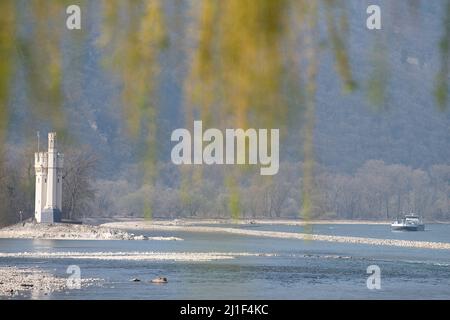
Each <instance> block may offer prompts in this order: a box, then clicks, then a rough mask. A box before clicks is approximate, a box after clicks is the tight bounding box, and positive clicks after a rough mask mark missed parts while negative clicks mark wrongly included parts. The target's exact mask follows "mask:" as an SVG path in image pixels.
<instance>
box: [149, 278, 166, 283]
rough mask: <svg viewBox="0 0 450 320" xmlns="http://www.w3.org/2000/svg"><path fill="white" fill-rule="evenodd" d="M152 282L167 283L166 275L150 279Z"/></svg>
mask: <svg viewBox="0 0 450 320" xmlns="http://www.w3.org/2000/svg"><path fill="white" fill-rule="evenodd" d="M151 282H152V283H167V278H166V277H158V278H155V279H153V280H152V281H151Z"/></svg>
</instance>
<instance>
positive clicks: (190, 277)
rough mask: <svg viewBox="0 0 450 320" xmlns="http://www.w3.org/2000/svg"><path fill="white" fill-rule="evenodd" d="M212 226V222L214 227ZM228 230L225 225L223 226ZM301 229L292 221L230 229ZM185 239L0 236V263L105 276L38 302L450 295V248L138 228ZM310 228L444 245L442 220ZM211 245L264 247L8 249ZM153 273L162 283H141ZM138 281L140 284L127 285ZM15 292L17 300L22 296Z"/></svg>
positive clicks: (448, 232) (449, 235)
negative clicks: (401, 227)
mask: <svg viewBox="0 0 450 320" xmlns="http://www.w3.org/2000/svg"><path fill="white" fill-rule="evenodd" d="M216 226H217V225H216ZM227 227H232V225H227ZM233 227H238V228H251V229H254V230H271V231H284V232H301V231H302V228H301V227H298V226H283V225H246V226H233ZM133 232H134V233H135V234H147V235H151V236H155V235H156V236H159V235H161V236H176V237H180V238H183V239H184V241H86V240H83V241H81V240H13V239H0V253H13V255H12V256H9V257H0V266H7V265H12V266H17V267H39V268H41V269H43V270H46V271H49V272H51V273H53V274H56V275H58V276H62V277H67V276H68V275H67V274H66V270H67V267H68V266H69V265H78V266H79V267H80V269H81V276H82V278H101V279H104V281H102V282H101V283H100V284H99V285H96V286H91V287H87V288H83V289H80V290H76V289H73V290H66V291H62V292H54V293H52V294H51V295H46V296H25V297H26V298H27V297H32V298H40V299H424V298H430V299H450V251H449V250H436V249H434V250H433V249H416V248H401V247H389V246H372V245H360V244H345V243H330V242H319V241H303V240H293V239H275V238H260V237H251V236H242V235H235V234H223V233H190V232H151V233H149V232H145V231H142V232H139V231H133ZM313 232H314V233H316V234H329V235H343V236H344V235H345V236H357V237H368V238H381V239H405V240H417V241H436V242H447V243H450V225H445V224H430V225H427V230H426V231H425V232H392V231H390V229H389V226H386V225H343V224H333V225H332V224H328V225H314V226H313ZM23 252H49V253H50V252H53V253H62V254H63V253H67V252H77V253H94V255H95V253H114V252H121V253H127V252H130V253H131V252H133V253H136V252H138V253H146V252H162V253H170V252H185V253H195V252H202V253H208V252H218V253H230V252H231V253H257V254H273V255H270V256H267V255H261V256H259V255H252V256H236V257H235V258H234V259H226V260H213V261H203V262H200V261H170V260H165V261H148V260H130V259H126V260H115V261H110V260H101V259H95V258H94V259H83V258H67V257H64V256H63V255H62V256H58V257H54V258H40V257H20V256H18V255H17V256H16V255H14V253H23ZM369 265H377V266H379V267H380V269H381V289H380V290H369V289H368V288H367V286H366V280H367V277H368V276H369V275H368V274H367V273H366V270H367V267H368V266H369ZM159 275H162V276H165V277H167V278H168V280H169V282H168V283H167V284H163V285H156V284H151V283H149V280H151V279H153V278H155V277H157V276H159ZM132 278H139V279H141V280H142V281H141V282H131V281H130V279H132ZM22 298H23V297H22Z"/></svg>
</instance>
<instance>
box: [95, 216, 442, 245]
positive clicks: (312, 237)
mask: <svg viewBox="0 0 450 320" xmlns="http://www.w3.org/2000/svg"><path fill="white" fill-rule="evenodd" d="M102 226H105V227H111V228H112V227H113V228H117V229H128V230H133V229H136V230H154V231H157V230H158V231H180V232H207V233H218V232H221V233H231V234H239V235H245V236H256V237H269V238H279V239H299V240H307V241H325V242H336V243H353V244H369V245H379V246H395V247H405V248H425V249H442V250H450V243H444V242H430V241H411V240H397V239H377V238H364V237H350V236H332V235H322V234H309V233H295V232H279V231H262V230H246V229H238V228H233V227H216V226H213V227H211V226H195V225H189V224H175V223H172V224H170V223H159V222H152V221H128V222H112V223H106V224H103V225H102Z"/></svg>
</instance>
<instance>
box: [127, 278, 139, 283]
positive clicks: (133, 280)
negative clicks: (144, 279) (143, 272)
mask: <svg viewBox="0 0 450 320" xmlns="http://www.w3.org/2000/svg"><path fill="white" fill-rule="evenodd" d="M130 281H131V282H140V281H141V280H140V279H138V278H133V279H131V280H130Z"/></svg>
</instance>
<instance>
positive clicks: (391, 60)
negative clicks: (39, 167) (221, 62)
mask: <svg viewBox="0 0 450 320" xmlns="http://www.w3.org/2000/svg"><path fill="white" fill-rule="evenodd" d="M200 2H201V1H197V2H196V1H186V2H184V1H181V2H178V1H167V2H163V4H162V6H163V7H164V12H165V13H166V24H167V34H168V39H169V40H168V42H167V43H166V44H164V50H162V51H161V52H160V53H159V54H158V58H157V61H158V62H157V65H158V67H159V70H158V79H159V80H158V82H157V83H156V84H155V86H154V89H153V91H152V94H151V95H150V97H149V99H148V100H146V102H145V103H146V104H148V105H150V104H153V102H154V101H157V104H155V105H156V106H155V109H154V110H156V111H155V112H154V113H152V119H153V120H152V122H151V123H152V124H154V130H153V129H149V128H147V129H145V130H141V131H139V132H138V134H133V130H132V129H131V130H130V125H129V123H128V124H127V120H128V118H130V114H129V112H131V113H132V114H136V113H133V112H134V111H133V110H134V109H133V106H131V104H132V103H131V100H127V99H123V96H122V93H123V90H124V88H125V87H127V86H128V87H130V88H133V87H134V86H138V85H139V83H142V81H143V79H142V78H141V77H138V76H137V75H136V78H135V77H134V76H133V73H130V74H128V76H127V77H126V78H125V79H124V78H123V77H120V76H119V75H118V74H117V72H115V71H114V68H109V67H107V66H105V56H106V57H108V55H110V54H111V53H110V52H109V51H108V49H107V48H105V47H102V46H101V45H99V41H100V40H99V39H100V38H101V37H102V34H103V31H102V19H103V18H104V17H103V15H102V12H103V11H102V10H101V3H100V2H96V1H86V2H83V6H82V14H83V16H82V21H83V22H82V30H81V31H70V30H67V29H65V28H64V25H65V23H63V22H64V21H65V20H64V18H65V14H64V11H62V12H60V11H58V12H59V14H60V17H61V26H59V27H55V26H54V27H52V28H60V31H59V32H60V33H61V35H60V43H59V49H60V54H61V61H62V70H63V71H62V77H61V100H60V108H61V109H62V110H63V113H62V114H63V116H62V120H61V122H59V123H62V124H61V125H59V126H55V120H54V118H53V116H52V112H53V110H54V109H52V108H49V109H39V110H41V111H39V112H38V113H40V114H39V116H36V115H35V114H33V110H35V111H36V110H37V109H36V108H37V106H36V100H35V97H34V96H33V94H32V90H30V89H29V88H28V87H27V81H28V80H29V77H30V70H31V69H30V68H33V67H31V66H30V65H28V64H27V63H26V51H24V49H23V46H19V45H18V46H17V47H16V48H15V50H14V51H13V52H14V53H13V54H14V56H16V58H17V60H16V62H15V63H16V68H15V72H14V73H13V75H12V76H11V77H10V79H9V80H8V81H9V96H8V100H7V101H8V102H7V103H8V106H9V114H8V120H7V126H6V130H5V132H6V133H5V138H4V149H3V150H2V152H3V153H4V158H3V160H2V161H3V164H2V167H1V174H0V207H1V208H0V211H1V214H0V216H1V217H2V219H1V223H4V224H6V223H12V222H16V221H18V220H19V219H21V218H24V217H25V218H26V217H31V216H32V215H33V213H34V171H33V170H34V169H33V159H34V158H33V152H35V151H36V149H37V142H36V131H40V133H41V137H46V133H47V132H48V131H52V130H54V129H55V130H57V131H58V135H59V137H60V138H59V140H60V141H59V149H60V151H61V152H63V153H65V159H66V163H65V174H64V184H63V188H64V190H63V202H64V204H63V211H64V214H65V216H66V217H68V218H73V219H83V218H87V217H117V216H121V217H123V216H128V217H147V216H148V215H147V213H148V212H150V216H151V217H152V218H179V217H223V218H228V217H231V216H233V217H239V218H254V217H270V218H276V217H289V218H294V217H302V212H303V210H304V203H303V202H304V195H305V193H304V192H302V188H303V184H304V181H305V180H304V170H303V168H304V166H303V165H304V162H305V151H304V150H305V149H303V146H302V143H304V141H305V136H306V135H307V133H305V127H307V125H306V124H307V123H308V121H314V126H313V134H312V141H313V150H314V151H313V153H312V154H311V155H310V156H311V157H313V159H314V164H315V165H314V170H313V177H314V182H313V191H312V192H311V194H310V199H309V198H308V202H311V208H310V214H309V215H308V217H310V218H329V219H335V218H336V219H373V220H390V219H394V218H396V217H397V216H399V215H402V214H405V213H410V212H415V213H417V214H419V215H421V216H423V217H424V218H425V220H427V219H428V220H449V219H450V161H449V159H450V112H449V108H448V102H447V101H445V102H444V104H443V105H442V104H439V103H437V102H436V92H435V91H436V76H437V75H438V74H439V72H440V71H441V70H443V66H442V61H443V58H442V56H443V50H442V43H443V38H445V37H447V40H448V37H449V36H450V33H448V34H447V33H446V30H447V29H448V28H449V26H448V24H449V22H448V20H446V18H447V15H448V12H449V10H450V9H449V8H450V5H448V2H447V1H433V2H429V1H395V3H393V2H389V1H375V2H373V1H371V2H370V4H379V5H380V6H381V8H382V30H368V29H367V28H366V19H367V14H366V8H367V6H368V5H369V2H367V1H346V2H345V12H346V14H345V16H346V18H347V22H346V24H347V26H346V27H345V29H346V30H348V31H346V32H345V38H344V39H345V44H346V46H345V51H346V55H347V56H348V61H349V67H350V69H351V74H352V81H353V82H354V83H355V86H354V88H353V89H352V90H350V92H346V90H343V85H342V83H343V81H342V79H341V77H340V75H339V72H337V71H336V60H337V59H338V58H337V57H339V56H336V55H335V54H334V53H333V50H329V47H330V44H329V43H333V41H332V39H333V38H332V36H330V34H331V35H332V34H333V33H332V32H331V31H330V30H329V29H327V27H325V26H324V27H320V26H319V27H318V31H317V38H315V40H317V43H318V50H319V51H318V52H319V55H320V58H319V59H318V62H317V74H316V80H315V83H316V89H315V99H314V100H315V109H314V120H311V118H310V117H308V116H307V115H306V116H305V114H306V113H305V110H303V109H301V108H295V105H294V106H288V108H287V110H288V111H289V116H288V117H287V118H286V120H281V121H282V123H281V124H280V123H279V122H276V121H275V122H274V123H273V127H281V128H282V132H283V134H282V137H281V144H280V171H279V173H278V174H277V175H275V176H274V177H264V176H260V175H259V167H255V166H245V167H243V168H238V169H233V170H230V167H229V166H219V165H217V166H202V167H201V168H199V167H198V166H197V167H194V166H191V167H186V166H175V165H173V164H172V163H171V161H170V151H171V148H172V147H173V146H174V144H175V143H172V142H171V141H170V134H171V132H172V131H173V130H174V129H176V128H181V127H186V128H190V126H191V125H192V123H191V122H190V121H191V120H192V119H195V120H202V119H203V118H202V114H201V113H199V112H196V111H194V112H192V114H190V113H189V110H190V109H189V106H188V103H187V102H186V101H187V99H186V94H185V92H186V77H187V75H188V74H189V73H190V71H189V70H190V65H191V60H190V58H189V55H188V54H186V50H188V49H189V48H191V47H195V40H192V39H191V38H190V37H189V36H188V34H187V31H186V29H184V28H180V27H179V26H178V25H177V21H178V22H180V20H181V21H185V22H186V21H188V22H189V21H191V20H195V18H193V17H191V16H190V12H191V11H192V10H193V8H196V5H200ZM325 2H326V1H325ZM340 5H342V3H341V4H340ZM18 6H19V7H20V6H22V7H21V8H22V9H23V10H21V14H20V19H21V20H20V21H23V23H21V24H19V26H18V28H17V30H16V31H15V32H16V33H17V34H20V35H21V37H22V38H23V39H28V37H32V35H31V34H30V33H31V31H30V30H32V29H33V19H31V18H30V19H27V17H29V16H31V15H32V8H31V7H30V6H27V5H26V3H25V2H19V4H18ZM324 8H325V7H322V6H319V9H318V19H319V20H320V21H325V20H327V19H329V17H328V18H327V12H326V9H324ZM339 10H343V9H342V7H338V9H337V13H336V14H337V15H338V16H340V14H342V13H341V12H340V11H339ZM333 12H334V11H333ZM180 23H181V22H180ZM341 27H342V26H341ZM341 27H337V31H338V32H340V29H339V28H341ZM118 29H120V28H117V29H114V30H118ZM77 32H78V34H77ZM330 32H331V33H330ZM110 36H111V37H112V38H114V37H115V36H117V37H119V35H118V34H114V33H113V34H111V35H110ZM38 41H39V40H38ZM122 45H124V46H125V45H126V44H122ZM447 46H448V43H447ZM38 48H39V47H38ZM186 48H188V49H186ZM296 48H297V47H294V49H296ZM298 50H299V51H301V48H300V47H299V48H298ZM294 51H295V50H294ZM24 52H25V53H24ZM444 52H445V51H444ZM24 55H25V58H24ZM22 58H23V60H21V59H22ZM122 58H123V59H124V60H121V59H122ZM125 59H126V58H125V56H124V55H122V56H121V55H120V54H119V55H118V57H117V60H115V63H116V64H118V65H120V64H121V63H128V62H126V60H125ZM448 60H449V57H448V56H444V61H447V63H449V62H448ZM24 61H25V62H24ZM267 63H270V61H267ZM40 67H42V68H44V67H45V66H42V65H41V66H40ZM145 67H146V64H144V63H143V64H141V65H140V68H145ZM297 67H298V72H299V73H300V72H301V70H302V68H303V66H302V64H301V63H300V65H298V66H295V68H293V69H294V70H295V71H294V73H295V72H296V70H297ZM287 68H289V64H288V65H287ZM291 72H292V71H291ZM445 76H446V79H448V77H449V74H448V70H447V71H446V75H445ZM144 81H146V80H144ZM148 81H151V80H148ZM344 82H345V81H344ZM291 84H292V83H291ZM255 85H257V83H255ZM304 88H305V86H303V85H302V86H300V85H299V86H295V85H292V86H287V89H286V88H285V90H283V95H284V97H286V99H288V100H289V99H290V98H291V97H292V99H294V97H295V99H298V101H300V102H299V104H300V105H302V103H306V102H304V101H307V98H305V96H307V92H306V93H305V89H304ZM204 90H205V91H207V90H209V87H208V86H206V85H205V87H204ZM448 90H449V88H448V87H447V88H446V92H447V93H448ZM447 93H446V94H447ZM131 94H133V93H132V92H131ZM136 94H137V93H136ZM47 98H48V99H51V97H47ZM127 101H130V105H127ZM44 104H45V101H44ZM228 107H230V108H233V107H234V106H233V105H230V106H228ZM273 108H275V109H276V108H277V106H273ZM127 110H128V111H127ZM130 110H131V111H130ZM248 110H250V112H251V110H252V105H249V106H248ZM260 112H261V114H265V109H264V106H263V107H262V109H261V111H260ZM267 112H268V113H269V114H271V113H270V112H273V111H269V110H268V111H267ZM275 112H276V110H275ZM280 112H282V109H280ZM138 117H140V118H139V121H141V120H142V119H144V120H143V121H145V115H143V114H139V115H138ZM238 124H239V123H236V125H235V126H234V127H240V126H239V125H238ZM223 125H224V124H223V123H220V124H217V122H214V121H211V122H209V124H207V125H205V124H204V128H205V129H206V128H208V127H215V126H217V127H221V126H223ZM135 126H136V127H137V125H135ZM245 126H248V127H254V128H259V127H261V123H260V122H258V121H255V122H252V118H251V117H249V119H248V121H247V122H246V123H245ZM132 127H133V125H132ZM149 132H150V133H151V136H152V139H153V140H152V141H153V142H154V144H152V145H149V143H148V139H147V137H148V135H149ZM45 147H46V139H45V138H44V139H41V148H45ZM149 149H151V150H152V153H151V159H152V165H151V166H152V169H151V170H148V167H149V165H148V159H149V154H148V150H149ZM236 170H238V171H236ZM149 171H150V174H147V172H149ZM230 171H232V172H230ZM231 175H233V176H234V177H235V180H234V182H230V181H229V179H228V177H229V176H231ZM19 213H21V214H19ZM21 215H22V216H23V217H21Z"/></svg>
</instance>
